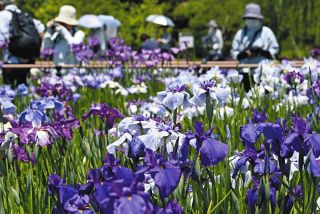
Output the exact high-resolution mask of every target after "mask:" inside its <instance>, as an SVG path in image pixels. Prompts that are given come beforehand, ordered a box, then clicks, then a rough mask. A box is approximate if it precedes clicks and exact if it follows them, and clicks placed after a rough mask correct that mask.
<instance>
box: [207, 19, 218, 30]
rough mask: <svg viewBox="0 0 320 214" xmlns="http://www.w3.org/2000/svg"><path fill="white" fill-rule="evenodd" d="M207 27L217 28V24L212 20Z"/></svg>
mask: <svg viewBox="0 0 320 214" xmlns="http://www.w3.org/2000/svg"><path fill="white" fill-rule="evenodd" d="M208 26H211V27H215V28H216V27H218V24H217V22H216V21H215V20H213V19H212V20H210V21H209V23H208Z"/></svg>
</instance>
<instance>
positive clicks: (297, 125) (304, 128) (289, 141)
mask: <svg viewBox="0 0 320 214" xmlns="http://www.w3.org/2000/svg"><path fill="white" fill-rule="evenodd" d="M292 120H293V125H294V126H293V129H292V131H291V132H290V133H289V134H288V136H287V138H286V139H285V141H284V144H286V145H287V146H288V147H291V148H292V149H293V150H295V151H297V152H300V151H301V149H303V151H304V155H307V154H308V152H309V151H310V149H311V145H310V142H309V137H310V136H309V135H310V133H311V127H310V124H308V123H307V121H306V120H305V119H303V118H301V117H299V116H295V117H293V118H292Z"/></svg>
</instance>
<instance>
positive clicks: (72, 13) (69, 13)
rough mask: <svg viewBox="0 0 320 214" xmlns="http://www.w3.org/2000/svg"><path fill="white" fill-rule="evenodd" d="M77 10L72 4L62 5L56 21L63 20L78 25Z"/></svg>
mask: <svg viewBox="0 0 320 214" xmlns="http://www.w3.org/2000/svg"><path fill="white" fill-rule="evenodd" d="M76 13H77V10H76V8H74V7H73V6H71V5H63V6H62V7H60V10H59V15H58V16H57V17H56V18H55V19H54V21H56V22H62V23H65V24H67V25H78V21H77V19H76Z"/></svg>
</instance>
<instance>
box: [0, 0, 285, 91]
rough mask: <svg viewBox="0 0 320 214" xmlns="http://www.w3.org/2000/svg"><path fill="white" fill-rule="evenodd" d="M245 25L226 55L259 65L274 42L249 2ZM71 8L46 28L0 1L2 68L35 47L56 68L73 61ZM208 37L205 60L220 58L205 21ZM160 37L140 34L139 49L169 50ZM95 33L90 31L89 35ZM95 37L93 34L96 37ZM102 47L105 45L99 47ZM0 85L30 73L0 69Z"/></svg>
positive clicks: (28, 57)
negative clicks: (48, 53) (49, 54)
mask: <svg viewBox="0 0 320 214" xmlns="http://www.w3.org/2000/svg"><path fill="white" fill-rule="evenodd" d="M242 18H243V19H244V22H245V25H244V27H243V28H242V29H240V30H239V31H238V32H237V33H236V35H235V37H234V39H233V42H232V49H231V57H232V58H233V59H235V60H239V61H240V62H241V63H259V62H261V61H262V60H265V59H274V58H275V57H276V55H277V53H278V52H279V44H278V42H277V39H276V37H275V35H274V33H273V32H272V30H271V29H270V28H268V27H266V26H263V18H264V17H263V16H262V14H261V8H260V6H259V5H257V4H253V3H250V4H248V5H247V6H246V7H245V12H244V15H243V16H242ZM77 25H78V20H77V18H76V9H75V8H74V7H73V6H71V5H64V6H62V7H61V8H60V10H59V14H58V16H57V17H56V18H54V19H52V20H51V21H49V22H48V23H47V24H46V26H45V25H44V24H42V23H41V21H39V20H37V19H34V18H32V17H31V16H30V15H29V14H27V13H26V12H24V11H22V10H21V9H19V8H18V7H17V5H16V1H15V0H0V49H2V53H3V54H2V59H0V60H2V61H4V63H7V64H30V63H34V62H35V59H36V58H37V57H38V56H39V53H40V50H41V48H52V49H54V50H55V54H54V59H53V60H54V62H55V63H56V64H61V63H63V64H74V63H75V62H76V60H75V57H74V56H73V54H72V52H71V49H70V45H72V44H80V43H82V42H83V41H84V39H85V33H84V32H83V31H81V30H79V29H78V28H77ZM208 28H209V29H208V34H207V36H205V37H204V38H203V44H204V47H205V49H206V50H207V56H206V58H205V60H222V59H224V56H223V52H222V50H223V45H224V42H223V35H222V32H221V30H220V29H219V26H218V24H217V23H216V21H215V20H211V21H209V23H208ZM161 29H162V30H163V32H162V36H161V37H160V38H159V39H157V40H153V39H151V38H150V36H148V35H147V34H143V35H141V42H142V45H141V49H146V50H154V49H158V48H161V49H162V50H164V51H168V50H170V47H171V44H172V36H171V34H170V33H169V32H168V31H167V27H162V28H161ZM97 33H100V32H94V31H92V32H90V34H89V36H91V37H94V36H95V35H97ZM98 37H99V36H98ZM101 48H102V49H104V50H105V49H106V48H107V44H106V41H104V42H102V43H101ZM2 72H3V81H4V83H6V84H11V85H12V86H15V85H18V84H21V83H25V82H26V79H27V77H28V75H29V73H30V69H19V70H16V69H3V71H2Z"/></svg>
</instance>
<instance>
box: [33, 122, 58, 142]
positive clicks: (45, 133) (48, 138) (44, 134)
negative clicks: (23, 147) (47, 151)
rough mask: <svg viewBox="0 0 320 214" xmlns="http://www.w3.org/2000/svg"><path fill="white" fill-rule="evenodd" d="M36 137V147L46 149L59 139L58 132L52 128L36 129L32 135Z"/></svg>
mask: <svg viewBox="0 0 320 214" xmlns="http://www.w3.org/2000/svg"><path fill="white" fill-rule="evenodd" d="M33 133H34V135H35V141H36V146H37V145H40V146H42V147H45V146H47V145H50V144H52V143H53V139H57V138H58V134H57V132H56V131H55V130H54V129H53V128H52V127H51V126H42V127H40V128H34V129H33V131H32V132H31V134H33Z"/></svg>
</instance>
